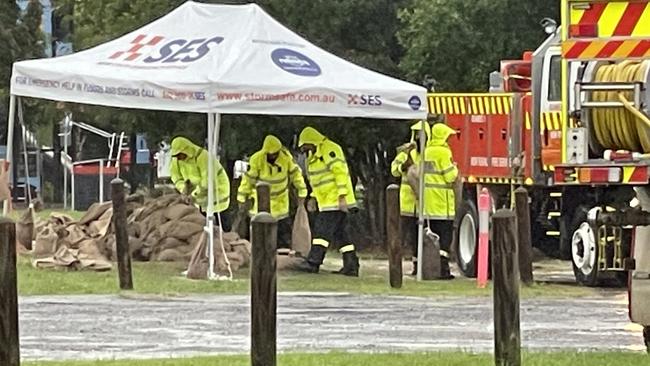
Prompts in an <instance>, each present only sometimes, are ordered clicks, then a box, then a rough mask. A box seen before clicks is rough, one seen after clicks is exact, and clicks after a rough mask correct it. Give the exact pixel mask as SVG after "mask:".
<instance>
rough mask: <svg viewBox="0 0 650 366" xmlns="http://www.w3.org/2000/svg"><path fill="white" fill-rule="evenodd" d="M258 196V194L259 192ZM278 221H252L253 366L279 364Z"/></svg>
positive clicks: (262, 218) (262, 217)
mask: <svg viewBox="0 0 650 366" xmlns="http://www.w3.org/2000/svg"><path fill="white" fill-rule="evenodd" d="M258 192H259V191H258ZM277 230H278V225H277V221H276V220H275V219H274V218H273V217H272V216H271V215H270V214H269V213H267V212H260V213H258V214H257V215H255V217H253V219H252V220H251V239H252V247H253V259H252V264H251V365H252V366H275V364H276V337H277V330H276V317H277V314H276V310H277V293H276V273H275V270H276V257H275V256H276V254H275V253H276V250H277V249H276V244H277V243H276V240H277Z"/></svg>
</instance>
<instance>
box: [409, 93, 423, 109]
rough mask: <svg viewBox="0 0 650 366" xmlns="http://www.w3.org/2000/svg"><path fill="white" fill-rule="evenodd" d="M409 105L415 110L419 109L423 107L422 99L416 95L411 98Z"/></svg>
mask: <svg viewBox="0 0 650 366" xmlns="http://www.w3.org/2000/svg"><path fill="white" fill-rule="evenodd" d="M409 105H410V106H411V109H412V110H414V111H417V110H418V109H420V107H422V100H420V97H418V96H417V95H414V96H412V97H411V99H409Z"/></svg>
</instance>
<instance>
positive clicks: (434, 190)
mask: <svg viewBox="0 0 650 366" xmlns="http://www.w3.org/2000/svg"><path fill="white" fill-rule="evenodd" d="M455 133H456V131H455V130H453V129H452V128H450V127H448V126H447V125H445V124H444V123H437V124H435V125H433V127H432V128H431V140H430V141H429V145H428V146H427V148H426V150H425V151H424V217H425V218H427V219H430V220H453V219H454V215H455V214H456V200H455V195H454V182H455V181H456V178H457V177H458V169H457V168H456V165H455V164H454V161H453V157H452V155H451V149H450V148H449V145H447V139H448V138H449V136H451V135H454V134H455Z"/></svg>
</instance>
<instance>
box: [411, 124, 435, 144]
mask: <svg viewBox="0 0 650 366" xmlns="http://www.w3.org/2000/svg"><path fill="white" fill-rule="evenodd" d="M421 130H422V121H417V122H415V123H414V124H413V125H411V142H419V141H420V131H421ZM424 134H425V139H426V141H427V142H429V140H430V139H431V126H429V123H428V122H427V121H424Z"/></svg>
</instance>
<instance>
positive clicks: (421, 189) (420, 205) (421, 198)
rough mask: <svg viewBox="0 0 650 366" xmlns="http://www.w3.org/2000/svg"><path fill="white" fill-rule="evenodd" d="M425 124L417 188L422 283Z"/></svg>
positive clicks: (418, 278) (421, 131)
mask: <svg viewBox="0 0 650 366" xmlns="http://www.w3.org/2000/svg"><path fill="white" fill-rule="evenodd" d="M425 123H427V122H425V121H424V120H422V127H421V128H420V163H419V165H420V166H419V171H420V176H419V177H418V179H419V183H420V184H419V186H420V187H419V188H418V264H417V265H418V267H417V276H416V280H417V281H422V262H423V261H424V259H425V258H424V256H423V255H422V252H423V250H424V150H425V148H426V135H425V132H424V128H425V126H424V124H425ZM436 254H437V253H436Z"/></svg>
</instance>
